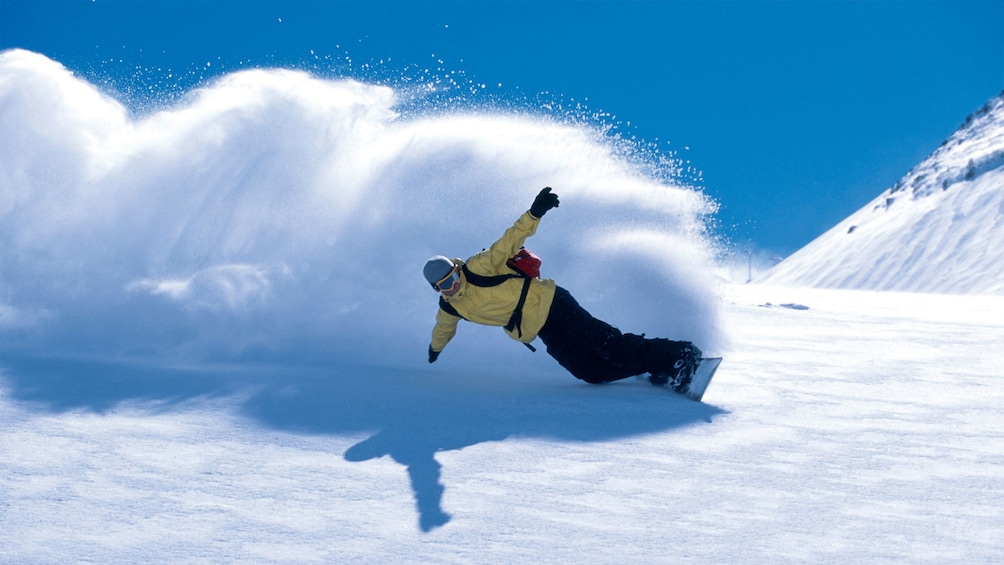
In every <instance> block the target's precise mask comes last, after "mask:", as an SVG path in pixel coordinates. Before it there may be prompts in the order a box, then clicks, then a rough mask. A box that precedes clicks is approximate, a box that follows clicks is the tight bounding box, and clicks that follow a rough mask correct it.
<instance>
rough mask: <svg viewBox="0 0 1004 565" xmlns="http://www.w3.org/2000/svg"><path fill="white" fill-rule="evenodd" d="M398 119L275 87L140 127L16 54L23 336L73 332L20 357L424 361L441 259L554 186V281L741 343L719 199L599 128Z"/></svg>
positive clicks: (644, 319) (283, 84)
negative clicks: (717, 242)
mask: <svg viewBox="0 0 1004 565" xmlns="http://www.w3.org/2000/svg"><path fill="white" fill-rule="evenodd" d="M395 104H396V94H395V92H394V91H393V90H392V89H390V88H387V87H383V86H374V85H368V84H362V83H359V82H355V81H350V80H321V79H318V78H316V77H312V76H310V75H308V74H305V73H299V72H293V71H286V70H273V71H263V70H254V71H246V72H240V73H235V74H231V75H227V76H225V77H223V78H221V79H220V80H218V81H217V82H216V83H214V84H212V85H211V86H209V87H206V88H203V89H200V90H198V91H195V92H192V93H189V95H188V96H187V97H186V99H185V101H184V102H183V103H181V104H179V105H177V106H175V107H171V108H167V109H164V110H162V111H160V112H157V113H155V114H152V115H149V116H145V117H132V116H130V115H129V112H128V111H127V110H126V109H125V108H124V107H123V106H122V105H121V104H120V103H119V102H117V101H115V100H114V99H112V98H110V97H109V96H106V95H103V94H101V93H100V92H99V91H98V89H97V88H95V87H94V86H93V85H91V84H88V83H87V82H86V81H84V80H82V79H81V78H79V77H76V76H74V75H73V74H72V73H70V72H69V71H67V70H66V69H65V68H63V67H62V66H60V65H59V64H57V63H55V62H53V61H51V60H49V59H47V58H45V57H43V56H41V55H37V54H33V53H29V52H26V51H7V52H4V53H2V54H0V108H3V110H2V111H0V186H2V189H0V241H2V242H3V246H2V248H0V265H2V271H0V284H2V287H3V289H4V292H3V295H2V296H0V305H3V309H4V310H3V311H4V312H6V313H7V314H4V319H5V320H7V322H5V324H4V325H5V327H13V326H16V325H18V324H19V322H15V321H14V320H15V319H22V318H24V319H27V315H22V314H18V313H27V312H43V311H44V312H51V313H52V315H51V316H47V317H45V318H44V319H43V318H39V317H35V319H34V322H33V323H35V325H36V326H37V331H35V332H33V333H31V335H27V334H24V333H19V334H17V335H16V336H15V335H13V334H10V335H8V336H7V337H8V338H9V339H10V343H12V344H15V345H18V346H20V347H24V348H28V349H31V348H56V349H59V350H61V351H66V350H68V349H69V350H72V349H74V348H79V347H86V348H88V349H90V350H94V351H92V352H102V351H126V350H129V351H131V350H142V351H151V350H163V351H161V353H170V351H184V352H185V355H197V354H198V352H199V351H213V352H216V353H217V354H218V353H219V352H220V351H228V352H236V353H232V354H234V355H240V352H241V351H242V348H241V344H246V343H266V344H270V347H271V348H272V350H273V354H274V355H293V356H295V357H296V358H301V357H304V356H315V355H325V356H336V357H337V356H351V357H352V358H353V359H355V358H367V357H372V358H375V359H379V360H381V361H382V362H395V360H408V362H410V360H413V359H414V358H415V356H416V355H418V356H420V355H421V354H420V353H418V354H416V353H415V351H418V352H421V351H423V350H424V345H425V344H426V343H427V342H428V339H429V333H430V329H431V325H432V323H433V317H434V315H435V310H436V297H435V295H433V294H431V293H430V291H429V289H428V286H427V285H426V284H424V282H423V280H422V278H421V265H422V264H423V262H424V260H425V259H426V258H427V257H429V256H430V255H433V254H436V253H443V254H447V255H450V256H464V257H466V256H469V255H472V254H474V253H476V252H477V251H479V250H481V249H482V248H483V247H486V246H487V245H489V244H491V243H492V241H494V240H495V239H496V238H497V237H498V236H499V235H501V233H502V231H503V230H505V228H507V227H508V226H509V225H510V224H511V223H512V222H513V221H515V219H516V218H517V217H518V216H519V215H520V214H521V213H522V212H523V211H525V210H526V209H527V208H528V207H529V204H530V203H531V202H532V200H533V197H534V196H535V195H536V192H537V191H538V190H539V189H540V188H541V187H543V186H545V185H550V186H553V187H554V188H555V191H556V192H557V193H558V194H559V195H560V196H561V198H562V205H561V207H560V208H559V209H558V210H555V211H553V212H551V213H550V214H549V215H548V216H547V218H546V220H545V221H544V222H543V224H542V226H541V228H540V230H539V232H538V234H537V235H536V236H535V237H533V238H532V239H531V240H530V242H529V243H528V245H529V246H530V247H531V248H532V249H534V250H535V251H537V252H538V253H539V254H540V255H541V256H542V257H543V258H544V261H545V266H544V273H545V276H548V277H553V278H555V279H557V280H558V283H559V284H561V285H562V286H565V287H566V288H569V289H570V290H571V291H572V292H573V293H574V294H576V296H582V297H588V300H586V301H585V304H584V305H585V306H586V307H587V308H589V309H590V310H592V311H595V312H596V313H598V314H599V313H602V314H603V316H604V317H606V318H607V319H608V321H610V322H611V323H615V324H618V325H620V326H622V327H623V328H624V329H625V330H628V331H638V332H642V331H644V332H647V333H648V334H649V335H674V336H681V337H687V338H692V339H695V340H698V341H700V342H701V343H702V344H703V345H704V346H705V347H706V348H708V347H710V348H714V347H715V344H716V343H718V341H719V336H718V334H719V333H720V332H719V330H718V323H717V314H716V311H715V307H714V306H713V304H714V300H712V299H711V298H710V297H711V296H713V295H714V292H715V290H714V289H713V288H710V285H705V283H703V282H695V281H700V280H703V279H701V277H702V271H708V272H710V269H711V264H712V255H713V249H712V246H711V244H710V243H709V242H708V240H707V239H706V238H705V236H704V230H703V226H704V221H705V219H706V216H707V215H709V214H711V213H713V212H714V210H715V207H714V203H713V202H711V201H710V200H709V199H707V198H706V197H705V196H703V195H702V194H700V193H698V192H695V191H693V190H691V189H689V188H686V187H683V186H677V185H673V184H671V183H670V184H667V183H666V182H664V181H661V180H657V179H654V178H650V177H648V176H646V174H645V173H644V172H643V171H640V170H639V169H638V167H636V166H634V165H631V164H630V163H628V162H627V161H625V160H624V159H623V158H622V157H619V156H618V155H617V154H616V153H617V152H616V151H614V150H612V148H611V146H610V145H609V143H608V142H607V140H605V139H604V137H603V134H602V133H601V132H599V131H594V130H591V129H589V128H585V127H580V126H570V125H565V124H558V123H553V122H551V121H548V120H546V119H542V118H540V119H531V118H528V117H525V116H519V117H517V116H504V115H476V114H471V113H466V114H454V115H439V116H432V117H428V116H427V117H419V118H414V119H409V120H405V119H402V118H401V117H399V116H398V114H397V113H396V112H395ZM632 230H646V231H645V233H649V234H651V237H650V238H649V239H645V240H644V241H636V242H635V243H638V244H639V245H641V246H642V247H641V248H639V249H636V250H635V251H636V252H635V253H630V254H626V255H625V254H624V253H621V254H617V253H613V254H612V253H606V252H603V251H602V249H598V248H597V247H596V246H597V245H598V244H597V241H598V240H597V236H598V235H600V234H616V233H621V232H630V231H632ZM636 239H637V238H636ZM663 244H665V245H668V246H669V247H666V248H665V249H663V250H660V249H659V246H660V245H663ZM631 245H632V241H627V240H625V241H624V242H623V244H622V247H624V246H627V247H630V246H631ZM625 256H627V257H630V259H629V260H627V261H625V260H624V259H623V257H625ZM680 261H683V262H685V263H686V265H685V266H682V265H680V264H679V262H680ZM615 270H616V271H617V272H618V273H621V274H624V275H627V277H626V280H627V281H628V282H627V283H626V284H628V285H629V286H630V285H631V284H638V281H651V282H646V283H645V284H644V285H640V286H638V287H637V288H636V289H635V291H634V292H630V293H624V292H622V291H623V287H622V286H620V285H615V286H612V285H610V279H609V278H608V277H606V276H604V275H603V273H609V272H612V271H615ZM631 281H634V283H632V282H631ZM684 289H686V290H684ZM654 304H659V305H660V307H659V308H661V309H663V310H664V311H665V310H672V311H674V312H678V313H682V314H680V315H677V316H666V315H664V314H659V313H658V312H654V310H655V309H654V308H653V305H654ZM80 320H88V323H87V324H84V326H86V327H83V326H81V325H80V322H79V321H80ZM123 320H129V321H130V323H129V324H124V323H123ZM72 321H76V322H72ZM127 325H128V326H130V327H133V329H130V330H127V329H125V326H127ZM629 325H630V327H628V326H629ZM116 328H118V329H116ZM82 332H87V339H84V340H80V339H76V337H75V336H78V334H79V333H82ZM164 335H168V336H171V339H165V338H164V337H163V336H164ZM498 339H499V340H501V341H502V342H501V343H499V342H493V343H491V344H490V345H485V344H482V343H480V342H478V343H469V344H468V346H467V347H468V348H469V349H471V350H473V351H477V352H480V354H484V353H485V352H486V351H491V350H495V349H505V348H506V347H505V341H504V340H505V339H506V338H504V336H502V335H501V333H500V334H499V335H498ZM82 343H84V344H86V345H81V344H82ZM235 344H236V345H235ZM457 349H460V348H457ZM229 354H231V353H228V355H229Z"/></svg>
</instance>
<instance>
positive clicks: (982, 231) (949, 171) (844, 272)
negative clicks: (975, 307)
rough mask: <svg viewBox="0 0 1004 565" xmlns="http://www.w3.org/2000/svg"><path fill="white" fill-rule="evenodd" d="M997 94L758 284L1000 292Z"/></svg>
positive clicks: (1003, 202) (1001, 105) (1003, 244)
mask: <svg viewBox="0 0 1004 565" xmlns="http://www.w3.org/2000/svg"><path fill="white" fill-rule="evenodd" d="M1002 187H1004V94H1002V95H1001V96H998V97H997V98H995V99H993V100H990V101H989V102H987V103H986V104H985V105H984V106H983V108H982V109H981V110H980V111H979V112H977V113H975V114H974V115H971V116H969V118H968V119H967V120H966V122H965V123H964V124H963V125H962V127H960V128H959V129H958V131H956V132H955V133H954V134H953V135H952V136H951V137H950V138H948V139H947V140H946V141H945V142H944V143H943V144H942V145H941V147H939V148H938V149H937V150H936V151H935V152H934V153H932V154H931V156H930V157H928V158H927V159H925V160H924V161H923V162H922V163H921V164H919V165H917V166H916V167H914V168H913V170H911V171H910V172H909V173H907V174H906V175H905V176H904V177H903V178H902V179H900V180H899V182H897V183H896V184H895V185H894V186H893V187H891V188H889V189H888V190H886V191H885V192H884V193H882V194H881V195H879V196H878V197H877V198H876V199H875V200H873V201H872V202H870V203H869V204H868V205H867V206H865V207H864V208H862V209H861V210H858V211H857V212H855V213H854V214H852V215H851V216H849V217H848V218H847V219H845V220H844V221H843V222H841V223H839V224H837V225H836V226H835V227H834V228H832V229H831V230H830V231H828V232H826V233H825V234H823V235H821V236H820V237H819V238H817V239H816V240H815V241H813V242H811V243H809V245H807V246H805V247H804V248H802V249H800V250H799V251H798V252H797V253H795V254H794V255H792V256H791V257H789V258H788V259H786V260H785V261H784V262H783V263H781V264H780V265H778V266H777V267H775V268H774V269H773V270H771V271H770V272H769V273H767V275H766V276H765V277H763V278H761V279H758V282H763V283H767V284H781V285H800V286H817V287H824V288H846V289H864V290H897V291H911V292H933V293H949V294H1004V259H1002V257H1004V256H1002V255H1001V253H1000V250H1001V249H1002V248H1004V221H1002V219H1004V190H1002Z"/></svg>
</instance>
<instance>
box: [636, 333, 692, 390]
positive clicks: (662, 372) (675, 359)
mask: <svg viewBox="0 0 1004 565" xmlns="http://www.w3.org/2000/svg"><path fill="white" fill-rule="evenodd" d="M653 341H655V342H656V343H653V344H652V345H653V346H655V347H654V348H655V349H657V350H662V351H661V352H659V353H661V354H662V355H661V356H663V358H662V359H659V360H658V365H657V366H656V368H654V370H651V371H650V372H651V375H650V376H649V377H648V382H650V383H652V384H653V385H654V386H669V387H670V388H672V389H673V390H675V391H678V392H679V391H684V390H686V387H687V385H689V384H690V379H691V377H692V376H693V374H694V371H695V370H696V369H697V365H698V364H700V362H701V350H700V349H698V348H697V346H696V345H694V344H692V343H687V342H672V341H669V340H653ZM661 342H666V344H667V345H668V348H667V347H666V346H664V344H663V343H661ZM659 353H656V356H657V357H658V356H660V355H659ZM667 353H671V354H672V358H671V359H667V358H665V354H667Z"/></svg>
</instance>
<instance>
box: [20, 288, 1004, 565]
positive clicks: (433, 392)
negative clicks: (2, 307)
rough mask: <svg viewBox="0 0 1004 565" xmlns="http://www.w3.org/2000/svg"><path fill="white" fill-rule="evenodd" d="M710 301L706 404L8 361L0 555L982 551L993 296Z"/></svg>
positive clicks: (990, 457)
mask: <svg viewBox="0 0 1004 565" xmlns="http://www.w3.org/2000/svg"><path fill="white" fill-rule="evenodd" d="M724 300H725V302H726V304H727V305H726V307H725V308H724V313H723V317H724V318H725V320H726V322H727V327H728V329H729V331H730V334H731V335H732V337H733V346H732V348H731V349H730V350H728V351H727V353H726V363H725V364H723V365H722V367H721V369H720V370H719V373H718V374H717V375H716V377H715V381H714V382H713V383H712V386H711V388H710V389H709V390H708V393H707V395H706V396H705V402H704V403H695V402H692V401H688V400H686V399H683V398H681V397H677V396H674V395H672V394H670V393H667V392H665V391H662V390H658V389H654V388H653V387H651V386H650V385H649V384H648V383H647V382H643V381H640V380H628V381H622V382H620V383H617V384H613V385H608V386H598V387H597V386H589V385H586V384H583V383H580V382H578V381H576V380H575V379H573V378H571V377H569V376H567V375H565V374H563V373H562V371H561V370H560V369H559V368H557V367H556V366H555V367H553V368H550V369H546V370H542V369H538V370H535V371H533V373H532V374H525V373H523V372H522V371H520V370H518V369H515V368H496V369H492V370H478V371H473V370H470V369H469V368H466V367H464V366H462V365H460V364H458V363H450V362H449V361H448V360H447V359H443V360H441V361H440V363H441V366H437V367H436V370H432V369H428V368H424V367H420V366H419V365H417V364H416V366H415V368H413V369H410V370H391V369H378V368H373V367H368V368H349V367H330V368H326V369H312V370H295V369H289V368H274V369H268V368H262V367H260V366H254V367H227V368H222V367H221V368H216V369H207V368H198V369H184V368H178V369H166V368H155V367H149V366H130V365H121V364H116V363H110V362H101V361H89V362H85V361H54V360H51V359H47V360H32V359H27V358H16V359H5V365H6V366H5V379H4V383H5V384H4V388H3V397H2V404H0V422H2V425H0V429H2V432H0V472H2V474H3V476H4V480H3V482H2V483H0V484H2V487H0V488H2V500H3V504H2V506H0V521H2V523H3V528H2V529H0V561H3V562H7V563H51V562H68V561H77V562H100V563H130V562H207V561H211V562H227V561H249V562H276V563H280V562H288V563H307V562H401V563H498V562H503V563H504V562H534V563H537V562H590V563H625V562H636V563H641V562H645V563H650V562H655V563H658V562H662V563H707V562H714V563H742V562H746V563H766V562H771V563H776V562H810V563H823V562H831V563H838V562H839V563H852V562H853V563H882V562H911V563H917V562H938V563H945V562H958V563H976V562H984V563H989V562H995V561H997V560H998V559H1000V558H1001V556H1002V553H1001V551H1002V550H1001V548H1002V547H1004V525H1002V524H1004V516H1002V513H1004V512H1002V509H1004V475H1002V474H1001V472H1000V470H1001V469H1002V468H1004V428H1002V426H1001V425H1000V422H1001V420H1000V418H1001V415H1000V407H1001V406H1002V405H1004V392H1002V390H1001V387H1000V365H999V358H998V356H997V355H996V354H992V353H989V352H992V351H996V348H998V347H999V345H1000V343H1002V342H1004V323H1002V322H1001V320H1004V299H1001V298H998V297H995V298H983V297H950V296H935V295H909V294H892V293H871V292H860V291H829V290H827V291H821V290H811V291H810V290H791V289H783V288H772V287H755V286H752V287H734V288H731V289H729V290H728V292H727V294H726V296H725V299H724ZM768 303H769V304H771V305H773V306H766V305H767V304H768ZM781 304H786V305H788V306H787V307H786V306H780V305H781ZM796 305H797V306H805V307H807V309H796V308H792V307H791V306H796ZM498 338H499V339H498V340H497V341H498V343H497V346H498V347H500V348H505V347H509V346H511V345H512V344H510V343H506V341H504V340H505V338H504V337H503V336H498ZM513 347H516V346H513ZM520 353H521V354H525V355H531V354H530V353H529V352H522V351H521V352H520ZM538 355H540V354H538ZM84 379H86V380H87V382H88V384H87V385H86V386H83V385H82V384H81V381H82V380H84Z"/></svg>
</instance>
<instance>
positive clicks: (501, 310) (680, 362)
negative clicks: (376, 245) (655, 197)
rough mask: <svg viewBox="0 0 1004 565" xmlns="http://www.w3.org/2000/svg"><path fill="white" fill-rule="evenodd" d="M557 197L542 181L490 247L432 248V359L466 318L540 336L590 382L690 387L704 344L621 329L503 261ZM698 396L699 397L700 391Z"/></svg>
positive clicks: (521, 336)
mask: <svg viewBox="0 0 1004 565" xmlns="http://www.w3.org/2000/svg"><path fill="white" fill-rule="evenodd" d="M558 204H559V201H558V195H557V194H555V193H553V192H551V187H545V188H544V189H543V190H541V191H540V193H539V194H538V195H537V197H536V199H534V201H533V205H532V206H530V209H529V211H527V212H525V213H524V214H523V215H522V216H520V218H519V219H518V220H516V223H515V224H514V225H513V226H512V227H510V228H509V229H507V230H506V231H505V233H504V234H502V237H501V239H499V240H498V241H496V242H495V243H493V244H492V246H491V247H489V248H488V249H486V250H483V251H481V252H480V253H478V254H476V255H474V256H473V257H471V258H469V259H467V261H462V260H461V259H452V260H451V259H449V258H447V257H445V256H443V255H436V256H434V257H432V258H430V259H429V260H428V261H427V262H426V264H425V268H424V270H423V272H424V275H425V279H426V280H427V281H429V284H431V285H432V288H433V289H434V290H436V291H437V292H439V294H440V300H439V304H440V308H439V311H438V312H437V314H436V326H435V328H433V330H432V342H431V344H430V345H429V363H434V362H435V361H436V360H437V359H438V358H439V355H440V353H442V351H443V349H444V348H445V347H446V344H447V343H448V342H449V341H450V340H451V339H452V338H453V336H454V335H456V332H457V324H458V323H459V322H460V320H461V319H465V320H469V321H471V322H475V323H478V324H484V325H489V326H501V327H503V328H504V330H505V332H506V333H507V334H508V335H509V337H511V338H513V339H515V340H517V341H520V342H522V343H524V344H527V345H528V346H529V344H530V342H532V341H533V340H534V339H535V338H536V337H538V336H539V337H540V339H541V341H543V342H544V345H545V346H546V347H547V353H548V354H549V355H551V357H553V358H554V359H555V360H557V362H558V363H559V364H560V365H561V366H562V367H564V368H565V369H567V370H568V371H569V372H570V373H572V375H574V376H575V377H577V378H579V379H582V380H584V381H586V382H588V383H593V384H600V383H608V382H612V381H617V380H620V379H625V378H628V377H631V376H635V375H642V374H645V373H648V374H649V377H648V379H649V381H650V382H651V383H652V384H654V385H657V386H669V387H671V388H673V389H674V390H676V391H678V392H687V387H688V385H689V383H690V378H691V376H692V375H693V374H694V371H695V370H696V368H697V366H698V365H699V364H700V362H701V350H700V349H698V348H697V347H696V346H695V345H694V344H692V343H690V342H687V341H671V340H668V339H662V338H656V339H652V338H646V337H645V336H644V334H642V335H636V334H632V333H621V331H620V330H618V329H617V328H615V327H613V326H611V325H610V324H608V323H606V322H604V321H602V320H598V319H596V318H594V317H593V316H591V315H590V314H589V312H587V311H586V310H585V309H584V308H582V307H581V306H579V304H578V302H576V300H575V298H573V297H572V295H571V294H570V293H569V292H568V291H567V290H565V289H564V288H562V287H560V286H557V285H556V284H555V282H554V281H553V280H552V279H540V278H526V277H522V276H519V275H517V274H516V273H515V271H514V270H513V269H512V268H511V267H509V266H507V262H508V261H510V258H512V257H513V256H514V255H516V254H517V253H518V252H519V251H520V250H521V248H522V247H523V243H524V242H525V241H526V239H527V238H528V237H530V236H531V235H533V234H534V233H536V231H537V226H538V225H539V224H540V219H541V218H543V217H544V214H545V213H547V211H548V210H550V209H552V208H557V207H558ZM530 348H531V349H533V348H532V346H530ZM716 366H717V365H716ZM705 384H706V383H705ZM700 392H701V393H703V387H702V388H701V391H700ZM692 396H693V395H692ZM695 398H697V399H698V400H699V399H700V395H699V394H698V395H696V396H695Z"/></svg>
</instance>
